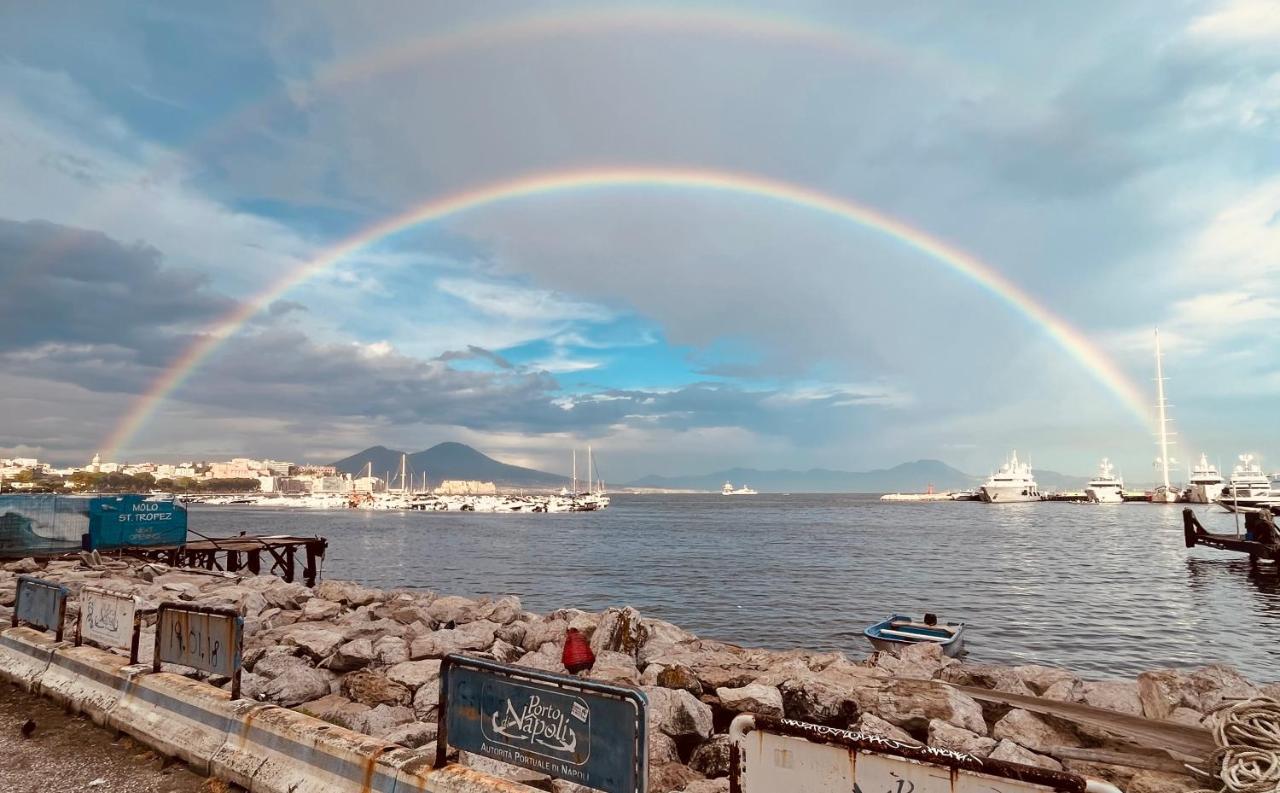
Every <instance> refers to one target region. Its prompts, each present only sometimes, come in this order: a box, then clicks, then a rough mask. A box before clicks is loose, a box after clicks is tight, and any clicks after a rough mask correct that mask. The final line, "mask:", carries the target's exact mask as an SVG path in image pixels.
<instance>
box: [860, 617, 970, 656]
mask: <svg viewBox="0 0 1280 793" xmlns="http://www.w3.org/2000/svg"><path fill="white" fill-rule="evenodd" d="M862 634H863V635H864V636H866V637H867V640H868V641H870V642H871V646H873V647H875V648H876V649H877V650H886V651H889V650H892V649H893V648H895V647H901V646H902V645H904V644H922V643H925V642H930V643H933V644H936V645H938V646H939V647H941V648H942V654H943V655H945V656H947V657H949V658H955V657H956V656H958V655H960V653H962V652H964V623H963V622H947V623H939V622H938V618H937V617H936V616H934V615H933V614H925V615H924V619H923V620H921V621H920V622H916V621H915V620H913V619H912V618H911V617H905V616H903V615H901V614H894V615H893V616H891V617H889V618H888V619H884V620H881V621H880V622H877V623H876V624H875V625H872V626H870V627H869V628H867V629H866V630H864V631H863V632H862Z"/></svg>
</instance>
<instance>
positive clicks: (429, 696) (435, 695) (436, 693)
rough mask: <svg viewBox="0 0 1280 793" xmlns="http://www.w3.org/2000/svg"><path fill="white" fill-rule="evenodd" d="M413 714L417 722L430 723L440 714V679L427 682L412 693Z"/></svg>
mask: <svg viewBox="0 0 1280 793" xmlns="http://www.w3.org/2000/svg"><path fill="white" fill-rule="evenodd" d="M413 712H414V713H415V714H417V717H418V721H432V720H433V719H434V718H435V717H436V716H437V715H438V714H439V713H440V678H439V677H436V678H435V679H434V680H429V681H427V682H426V683H423V684H422V685H420V686H418V690H417V691H415V692H413Z"/></svg>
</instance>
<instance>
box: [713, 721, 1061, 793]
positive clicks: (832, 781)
mask: <svg viewBox="0 0 1280 793" xmlns="http://www.w3.org/2000/svg"><path fill="white" fill-rule="evenodd" d="M739 718H741V717H739ZM806 726H809V725H806ZM735 727H736V724H735ZM833 732H841V733H843V732H846V731H844V730H840V731H833ZM858 737H859V738H865V737H867V736H858ZM735 740H736V741H737V743H738V750H739V752H740V753H741V755H740V757H741V763H742V765H741V767H740V769H739V780H740V782H741V790H742V791H743V793H777V792H778V791H784V790H785V791H787V793H831V791H850V793H1033V792H1034V793H1045V791H1054V790H1062V789H1063V788H1061V787H1056V786H1053V785H1043V784H1035V783H1032V782H1025V781H1021V780H1015V779H1008V778H1006V777H1002V776H995V775H992V774H987V773H982V772H980V771H972V770H968V769H959V768H955V767H954V766H948V765H944V764H938V765H934V764H933V763H929V762H925V761H921V760H914V759H908V758H906V757H899V756H896V755H894V754H881V753H878V752H876V751H874V750H870V749H861V750H859V749H853V748H850V747H848V746H844V745H841V744H839V743H823V742H820V741H815V740H809V739H807V738H804V737H798V736H794V735H782V734H778V733H776V732H771V731H769V730H767V729H759V728H757V729H751V730H749V731H746V732H745V733H739V734H736V735H735ZM934 751H938V752H939V754H940V755H941V754H942V752H941V751H940V750H934ZM1082 788H1083V785H1081V787H1080V788H1078V789H1082Z"/></svg>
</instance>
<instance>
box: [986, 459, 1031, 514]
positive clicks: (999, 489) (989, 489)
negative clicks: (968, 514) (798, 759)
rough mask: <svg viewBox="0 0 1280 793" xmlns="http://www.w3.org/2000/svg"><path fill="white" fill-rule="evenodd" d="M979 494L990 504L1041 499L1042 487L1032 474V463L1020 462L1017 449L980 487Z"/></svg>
mask: <svg viewBox="0 0 1280 793" xmlns="http://www.w3.org/2000/svg"><path fill="white" fill-rule="evenodd" d="M978 494H979V495H980V496H981V497H982V500H983V501H985V502H987V503H988V504H995V503H997V502H999V503H1001V504H1003V503H1005V502H1010V501H1039V500H1040V489H1039V488H1037V487H1036V480H1035V477H1033V476H1032V475H1031V465H1030V464H1028V463H1020V462H1018V453H1017V452H1016V451H1015V452H1014V453H1013V454H1012V455H1011V456H1010V457H1009V461H1008V462H1007V463H1005V464H1004V465H1002V466H1000V470H999V471H996V472H995V473H994V474H992V475H991V478H990V479H988V480H987V481H986V482H985V483H983V485H982V487H980V488H978Z"/></svg>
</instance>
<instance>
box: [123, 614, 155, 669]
mask: <svg viewBox="0 0 1280 793" xmlns="http://www.w3.org/2000/svg"><path fill="white" fill-rule="evenodd" d="M159 625H160V622H159V620H157V621H156V626H157V627H158V626H159ZM159 638H160V637H159V636H157V637H156V639H157V640H159ZM141 642H142V612H141V610H140V609H137V608H134V610H133V637H132V638H131V639H130V640H129V664H130V665H133V664H136V663H138V646H139V645H140V644H141Z"/></svg>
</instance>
